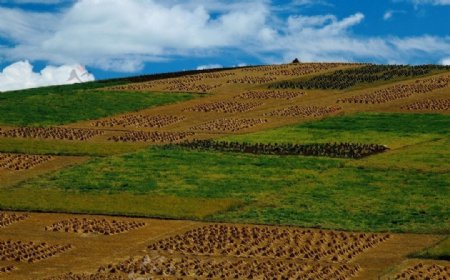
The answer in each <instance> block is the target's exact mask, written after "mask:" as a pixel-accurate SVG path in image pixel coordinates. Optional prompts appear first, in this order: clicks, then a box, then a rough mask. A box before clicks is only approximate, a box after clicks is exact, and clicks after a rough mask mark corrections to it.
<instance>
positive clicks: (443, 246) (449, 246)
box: [410, 236, 450, 261]
mask: <svg viewBox="0 0 450 280" xmlns="http://www.w3.org/2000/svg"><path fill="white" fill-rule="evenodd" d="M410 257H413V258H421V259H433V260H446V261H450V236H447V238H445V239H444V240H442V241H441V242H439V243H438V244H436V245H435V246H433V247H431V248H427V249H425V250H423V251H421V252H418V253H416V254H413V255H411V256H410Z"/></svg>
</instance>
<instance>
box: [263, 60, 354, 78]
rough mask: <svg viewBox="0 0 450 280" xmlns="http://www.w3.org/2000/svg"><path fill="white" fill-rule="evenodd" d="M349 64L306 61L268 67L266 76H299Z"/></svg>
mask: <svg viewBox="0 0 450 280" xmlns="http://www.w3.org/2000/svg"><path fill="white" fill-rule="evenodd" d="M345 65H349V64H342V63H311V64H309V63H305V64H301V65H299V66H296V67H292V68H289V67H286V68H284V69H283V68H278V69H272V70H270V69H268V70H269V71H270V72H267V73H265V74H264V75H266V76H287V77H298V76H303V75H308V74H312V73H317V72H320V71H325V70H330V69H333V68H336V67H342V66H345Z"/></svg>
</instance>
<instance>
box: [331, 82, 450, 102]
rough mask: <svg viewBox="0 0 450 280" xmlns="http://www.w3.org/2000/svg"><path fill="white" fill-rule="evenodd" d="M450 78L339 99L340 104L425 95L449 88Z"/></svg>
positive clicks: (392, 87)
mask: <svg viewBox="0 0 450 280" xmlns="http://www.w3.org/2000/svg"><path fill="white" fill-rule="evenodd" d="M449 82H450V76H446V77H439V78H429V79H424V80H416V82H415V83H413V84H399V85H395V86H391V87H388V88H385V89H380V90H376V91H374V92H373V93H368V94H363V95H359V96H353V97H347V98H342V99H338V101H337V102H338V103H339V102H342V103H363V104H380V103H386V102H389V101H394V100H397V99H401V98H407V97H410V96H412V95H414V94H425V93H430V92H432V91H435V90H438V89H442V88H446V87H448V85H449Z"/></svg>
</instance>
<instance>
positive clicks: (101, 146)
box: [0, 138, 148, 157]
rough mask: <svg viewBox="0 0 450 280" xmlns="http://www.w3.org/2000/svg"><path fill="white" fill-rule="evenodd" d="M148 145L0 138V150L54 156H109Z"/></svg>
mask: <svg viewBox="0 0 450 280" xmlns="http://www.w3.org/2000/svg"><path fill="white" fill-rule="evenodd" d="M146 146H148V144H145V143H119V142H118V143H116V142H111V141H108V142H106V141H103V142H83V141H69V140H44V139H23V138H0V152H2V153H23V154H43V155H56V156H100V157H103V156H110V155H115V154H123V153H129V152H134V151H137V150H139V149H142V148H144V147H146Z"/></svg>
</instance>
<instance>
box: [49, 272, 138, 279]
mask: <svg viewBox="0 0 450 280" xmlns="http://www.w3.org/2000/svg"><path fill="white" fill-rule="evenodd" d="M128 279H130V278H129V277H125V276H121V275H115V274H112V273H93V274H89V273H80V274H74V273H71V272H69V273H65V274H62V275H59V276H54V277H48V278H44V279H42V280H128Z"/></svg>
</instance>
